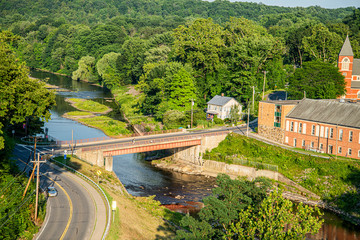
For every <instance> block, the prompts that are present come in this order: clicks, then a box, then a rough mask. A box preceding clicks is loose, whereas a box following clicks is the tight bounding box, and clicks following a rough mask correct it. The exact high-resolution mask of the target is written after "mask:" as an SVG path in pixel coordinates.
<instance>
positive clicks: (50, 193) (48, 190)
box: [47, 187, 58, 197]
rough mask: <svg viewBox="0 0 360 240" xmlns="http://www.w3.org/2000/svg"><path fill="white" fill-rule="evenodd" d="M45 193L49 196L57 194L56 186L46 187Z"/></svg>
mask: <svg viewBox="0 0 360 240" xmlns="http://www.w3.org/2000/svg"><path fill="white" fill-rule="evenodd" d="M47 193H48V196H49V197H56V196H57V195H58V192H57V190H56V188H54V187H48V188H47Z"/></svg>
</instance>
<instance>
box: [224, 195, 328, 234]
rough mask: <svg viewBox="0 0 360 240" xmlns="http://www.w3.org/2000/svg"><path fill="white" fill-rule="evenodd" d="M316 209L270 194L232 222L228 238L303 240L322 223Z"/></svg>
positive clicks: (316, 230)
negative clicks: (236, 220)
mask: <svg viewBox="0 0 360 240" xmlns="http://www.w3.org/2000/svg"><path fill="white" fill-rule="evenodd" d="M320 216H321V214H320V212H319V209H318V208H312V207H309V206H307V205H304V204H302V203H299V204H298V205H295V204H294V203H292V202H291V201H290V200H286V199H284V197H283V196H282V193H281V192H279V191H273V192H271V193H270V195H269V196H268V197H267V198H265V199H264V200H263V201H262V203H261V204H260V205H259V206H250V207H249V208H247V209H246V210H244V211H241V212H240V213H239V221H238V222H236V223H232V225H231V227H230V230H229V231H228V234H227V235H226V238H227V239H249V240H250V239H260V240H261V239H264V240H265V239H273V240H276V239H283V240H287V239H288V240H293V239H299V240H300V239H305V234H307V233H312V234H315V233H317V232H318V231H319V229H320V228H321V225H322V222H323V220H320V219H319V217H320Z"/></svg>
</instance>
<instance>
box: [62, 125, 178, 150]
mask: <svg viewBox="0 0 360 240" xmlns="http://www.w3.org/2000/svg"><path fill="white" fill-rule="evenodd" d="M182 131H183V130H182V129H170V130H162V131H153V132H145V133H142V134H141V135H140V134H138V133H133V134H125V135H119V136H116V138H113V137H108V136H105V137H96V138H86V139H78V140H67V141H59V140H57V141H56V144H57V145H65V146H66V145H74V144H81V143H91V142H101V141H106V140H114V139H121V138H131V137H139V136H150V135H157V134H166V133H176V132H182Z"/></svg>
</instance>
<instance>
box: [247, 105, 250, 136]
mask: <svg viewBox="0 0 360 240" xmlns="http://www.w3.org/2000/svg"><path fill="white" fill-rule="evenodd" d="M249 124H250V108H248V124H247V127H246V136H247V137H249Z"/></svg>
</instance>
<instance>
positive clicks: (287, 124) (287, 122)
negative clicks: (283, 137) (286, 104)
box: [286, 121, 289, 131]
mask: <svg viewBox="0 0 360 240" xmlns="http://www.w3.org/2000/svg"><path fill="white" fill-rule="evenodd" d="M286 131H289V121H286Z"/></svg>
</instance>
